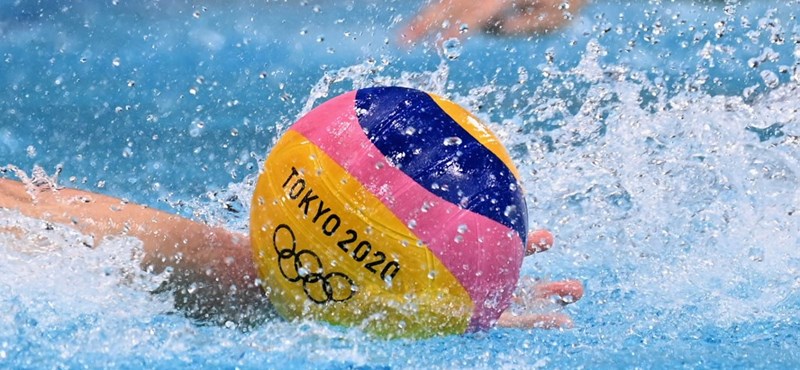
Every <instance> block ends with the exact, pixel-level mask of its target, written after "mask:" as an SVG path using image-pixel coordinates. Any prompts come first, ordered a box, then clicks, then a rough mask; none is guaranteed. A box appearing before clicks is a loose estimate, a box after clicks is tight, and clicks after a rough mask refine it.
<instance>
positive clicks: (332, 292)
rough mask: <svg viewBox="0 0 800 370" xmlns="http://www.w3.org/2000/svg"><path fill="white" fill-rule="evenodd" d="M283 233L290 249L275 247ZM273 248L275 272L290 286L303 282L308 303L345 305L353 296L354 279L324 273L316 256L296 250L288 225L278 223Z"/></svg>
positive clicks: (355, 286)
mask: <svg viewBox="0 0 800 370" xmlns="http://www.w3.org/2000/svg"><path fill="white" fill-rule="evenodd" d="M282 230H283V231H284V232H285V233H288V236H290V237H291V240H292V242H291V244H292V245H291V247H287V246H284V245H282V246H280V247H279V246H278V244H282V243H279V239H283V238H279V237H278V233H279V232H280V231H282ZM272 245H273V246H274V247H275V252H276V253H277V254H278V269H279V270H280V271H281V274H282V275H283V277H284V278H286V280H288V281H289V282H292V283H296V282H299V281H302V282H303V291H304V292H305V293H306V296H308V298H309V299H310V300H312V301H314V302H315V303H318V304H325V303H328V302H344V301H346V300H348V299H350V298H352V297H353V295H355V293H356V291H357V289H358V286H357V285H356V283H355V282H354V281H353V279H351V278H350V277H349V276H347V275H345V274H343V273H341V272H331V273H328V274H325V271H324V270H323V267H322V260H320V259H319V256H317V254H316V253H314V252H312V251H310V250H308V249H301V250H300V251H297V238H295V236H294V231H292V228H291V227H289V225H286V224H280V225H278V227H276V228H275V231H274V232H273V233H272ZM286 265H289V266H286ZM284 267H287V268H286V269H284ZM287 270H288V271H287Z"/></svg>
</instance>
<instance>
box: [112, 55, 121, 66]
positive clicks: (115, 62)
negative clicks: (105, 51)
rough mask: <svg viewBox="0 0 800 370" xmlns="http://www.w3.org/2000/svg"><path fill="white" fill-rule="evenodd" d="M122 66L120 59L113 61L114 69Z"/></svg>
mask: <svg viewBox="0 0 800 370" xmlns="http://www.w3.org/2000/svg"><path fill="white" fill-rule="evenodd" d="M120 64H122V61H121V60H120V59H119V57H116V58H114V59H113V60H112V61H111V65H112V66H114V67H119V66H120Z"/></svg>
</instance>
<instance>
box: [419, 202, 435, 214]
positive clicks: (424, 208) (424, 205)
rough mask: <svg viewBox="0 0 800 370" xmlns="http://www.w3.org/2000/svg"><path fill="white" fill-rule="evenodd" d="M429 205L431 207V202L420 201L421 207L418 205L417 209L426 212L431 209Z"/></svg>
mask: <svg viewBox="0 0 800 370" xmlns="http://www.w3.org/2000/svg"><path fill="white" fill-rule="evenodd" d="M431 207H433V203H431V202H428V201H427V200H426V201H424V202H422V207H420V209H419V210H420V211H422V212H423V213H427V212H428V211H429V210H430V209H431Z"/></svg>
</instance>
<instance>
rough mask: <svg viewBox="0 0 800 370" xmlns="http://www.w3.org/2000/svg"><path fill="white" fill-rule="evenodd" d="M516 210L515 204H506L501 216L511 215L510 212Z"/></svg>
mask: <svg viewBox="0 0 800 370" xmlns="http://www.w3.org/2000/svg"><path fill="white" fill-rule="evenodd" d="M516 210H517V206H513V205H512V206H507V207H506V209H505V210H504V211H503V216H506V217H511V214H512V213H514V212H515V211H516Z"/></svg>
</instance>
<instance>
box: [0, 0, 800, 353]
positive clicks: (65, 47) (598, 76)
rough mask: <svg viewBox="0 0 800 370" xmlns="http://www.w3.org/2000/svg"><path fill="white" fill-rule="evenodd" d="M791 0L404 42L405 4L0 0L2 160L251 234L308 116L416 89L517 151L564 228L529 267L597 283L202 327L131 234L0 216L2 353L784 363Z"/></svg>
mask: <svg viewBox="0 0 800 370" xmlns="http://www.w3.org/2000/svg"><path fill="white" fill-rule="evenodd" d="M114 4H116V5H114ZM387 4H388V5H387ZM797 5H798V3H797V2H794V1H790V2H785V1H781V2H779V1H760V2H741V3H740V2H735V1H728V2H663V1H651V2H648V3H645V4H624V3H621V2H608V3H599V2H598V3H596V4H592V5H590V6H589V7H588V8H587V9H586V10H585V11H584V12H582V13H581V14H580V15H579V16H578V17H577V18H576V20H575V21H574V22H573V24H572V25H571V26H570V27H569V28H567V29H565V30H564V31H563V32H561V33H559V34H556V35H553V36H547V37H542V38H531V39H524V38H512V39H500V38H492V37H479V38H476V39H474V40H470V41H469V42H466V43H464V44H463V45H462V44H459V43H446V44H445V49H444V50H436V49H434V48H433V47H432V46H431V47H424V46H420V47H418V48H414V49H411V50H401V49H398V48H397V47H396V46H395V45H394V44H393V42H392V41H391V40H393V37H394V34H392V32H393V31H392V30H390V31H387V30H386V29H387V26H386V25H387V24H393V23H394V24H402V19H407V18H408V17H409V16H410V14H412V11H413V9H415V8H416V6H417V4H406V3H398V2H377V1H375V2H371V1H352V2H342V3H312V4H309V5H308V6H302V5H298V4H283V3H277V4H273V3H267V4H262V3H259V4H250V3H246V2H236V3H233V4H222V3H219V2H211V3H209V4H203V5H196V6H195V5H187V4H179V3H170V4H166V3H160V2H153V3H149V4H146V5H139V4H127V3H125V2H119V3H116V2H109V3H98V2H76V3H68V2H55V3H53V4H47V5H43V4H39V3H37V2H33V1H18V2H0V57H2V58H0V64H2V69H0V82H2V84H0V93H1V94H2V99H0V159H1V160H2V161H3V162H6V163H13V164H16V165H17V166H20V167H22V168H26V169H29V168H32V167H33V166H34V165H35V164H38V165H41V166H42V167H44V168H45V169H47V170H48V171H51V172H52V170H53V169H54V168H55V167H56V165H58V164H63V166H64V172H63V173H62V175H61V181H62V183H64V184H65V185H68V186H76V187H81V188H84V189H89V190H94V191H102V192H106V193H110V194H113V195H117V196H121V197H126V198H129V199H132V200H136V201H139V202H144V203H147V204H150V205H152V206H155V207H159V208H163V209H168V210H172V211H173V212H179V213H182V214H185V215H194V216H195V217H198V218H201V219H206V220H211V221H213V222H220V223H224V224H226V225H228V227H230V228H234V229H241V230H244V229H246V227H247V220H246V215H247V209H248V207H249V206H248V204H247V200H248V199H249V196H250V192H251V189H252V184H251V181H252V178H251V176H253V175H254V174H255V173H256V172H257V168H258V165H259V161H260V160H262V159H263V156H264V155H265V153H266V152H267V150H268V148H269V147H270V145H271V143H272V140H273V139H274V138H275V136H276V135H277V133H279V132H281V130H283V129H285V128H286V127H287V126H288V125H289V124H291V122H293V121H294V119H295V118H296V117H297V116H298V115H300V114H301V113H302V112H304V111H306V110H308V109H310V108H311V107H313V106H314V105H315V104H317V103H319V102H320V101H323V100H325V99H326V98H327V97H330V96H333V95H335V94H337V93H340V92H344V91H347V90H350V89H352V88H357V87H361V86H367V85H374V84H401V85H408V86H414V87H418V88H424V89H427V90H431V91H434V92H438V93H440V94H444V95H446V96H448V97H450V98H452V99H453V100H455V101H457V102H459V103H461V104H462V105H464V106H466V107H468V108H469V109H470V110H472V111H474V112H476V113H477V114H478V115H480V116H481V117H482V118H484V119H485V120H486V121H487V122H490V125H491V126H492V128H493V129H494V130H495V131H496V132H497V133H498V134H499V135H500V136H501V138H502V139H503V141H504V142H505V144H506V145H507V146H508V147H509V149H510V150H511V152H512V153H513V156H514V158H515V159H516V160H517V162H518V164H519V167H520V169H521V172H522V173H523V176H524V178H525V187H526V191H527V194H528V204H529V207H530V209H529V212H530V219H531V220H532V226H534V227H547V228H550V229H552V230H553V231H554V232H555V233H556V235H557V244H556V247H555V248H554V249H553V250H551V251H549V252H548V253H545V254H543V255H541V256H537V257H535V258H534V259H533V260H529V261H527V262H526V264H525V265H524V267H523V273H524V274H525V275H531V276H541V277H544V278H547V279H562V278H568V277H575V278H579V279H581V280H582V281H584V283H585V285H586V289H587V294H586V296H585V297H584V298H583V300H581V301H580V302H579V303H576V304H575V305H573V306H571V307H569V308H566V312H568V313H569V314H571V315H573V317H574V319H575V322H576V327H575V328H574V329H571V330H567V331H539V330H534V331H520V330H503V329H495V330H491V331H489V332H485V333H477V334H472V335H465V336H460V337H446V338H435V339H430V340H425V341H405V340H397V341H382V340H376V339H372V338H369V337H367V336H365V335H364V334H362V333H360V332H359V331H357V330H354V329H351V330H347V329H342V328H335V327H329V326H326V325H322V324H317V323H287V322H284V321H282V320H279V319H267V320H266V321H264V322H263V323H261V324H258V325H255V326H248V327H242V326H241V325H237V324H236V323H234V322H229V323H227V324H224V325H215V324H209V323H204V322H198V321H196V320H193V319H190V318H187V317H186V313H185V312H182V311H181V310H179V309H176V308H175V306H174V305H173V302H172V300H173V298H172V297H171V296H170V295H169V294H163V293H162V294H151V293H150V292H151V291H152V290H154V289H155V288H156V287H157V286H158V285H159V284H160V283H161V280H162V279H163V278H164V277H163V276H153V275H149V274H146V273H144V272H141V271H140V270H139V269H138V267H137V262H136V261H137V258H138V250H139V244H138V242H137V241H136V240H133V239H124V238H120V239H113V240H107V241H105V242H104V243H103V244H102V245H101V246H100V247H99V248H96V249H89V248H86V247H84V246H83V245H82V240H84V239H83V238H85V236H82V235H79V234H76V233H74V232H72V231H70V230H68V229H62V228H58V227H56V228H55V229H54V230H47V227H45V226H46V225H43V224H42V223H41V222H38V221H36V220H30V219H27V218H25V217H22V216H20V215H18V214H16V213H14V212H11V211H0V212H2V213H0V220H2V221H0V222H2V223H0V227H11V226H13V227H17V228H21V229H24V230H26V231H27V232H26V236H24V237H19V236H14V235H11V234H0V275H1V277H0V290H2V291H3V294H2V295H0V312H2V314H0V367H45V368H52V367H79V366H89V367H158V368H172V367H195V366H206V367H217V366H219V367H237V366H238V367H245V368H252V367H276V368H277V367H281V368H283V367H290V368H302V367H312V366H313V367H321V368H395V367H398V368H404V367H410V368H422V367H425V368H429V367H430V368H457V367H475V368H488V367H496V368H519V367H525V368H536V367H543V368H575V367H590V368H597V367H626V368H627V367H646V368H650V367H656V368H658V367H670V368H674V367H689V368H695V367H711V368H731V367H768V368H778V367H780V368H784V367H796V366H798V364H800V358H799V357H800V355H798V354H797V353H796V351H795V349H796V348H798V346H799V345H800V339H798V334H797V333H799V332H800V311H798V307H800V249H799V248H798V247H800V243H798V236H799V235H800V214H799V212H800V210H798V207H799V206H798V204H800V192H798V186H797V184H798V177H797V176H798V171H800V167H798V166H799V165H800V163H798V159H799V158H800V153H798V151H799V150H800V126H798V113H797V110H798V108H797V107H798V106H800V105H799V103H800V92H799V90H798V89H799V88H800V86H798V81H799V79H800V70H798V65H800V61H799V60H798V58H800V48H799V47H798V46H796V45H798V42H800V33H798V24H797V21H796V16H797V13H798V10H797V9H800V8H798V7H797ZM401 18H402V19H401ZM387 40H388V42H387ZM3 164H4V163H3ZM248 176H250V177H248ZM223 201H225V202H233V204H234V208H236V209H238V210H240V211H241V212H239V213H231V212H228V211H224V210H223V208H222V207H221V206H220V202H223Z"/></svg>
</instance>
